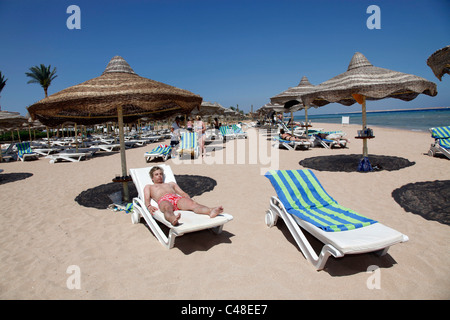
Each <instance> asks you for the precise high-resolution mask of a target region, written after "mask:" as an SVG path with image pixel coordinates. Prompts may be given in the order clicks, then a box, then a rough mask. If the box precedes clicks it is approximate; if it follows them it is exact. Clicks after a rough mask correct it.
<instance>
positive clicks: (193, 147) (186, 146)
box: [177, 132, 200, 159]
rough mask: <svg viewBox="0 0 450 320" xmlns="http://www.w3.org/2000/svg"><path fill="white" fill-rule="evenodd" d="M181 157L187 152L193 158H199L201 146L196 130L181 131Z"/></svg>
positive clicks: (179, 151)
mask: <svg viewBox="0 0 450 320" xmlns="http://www.w3.org/2000/svg"><path fill="white" fill-rule="evenodd" d="M177 152H178V154H179V156H180V158H181V157H182V156H183V155H184V154H185V153H187V154H190V155H191V158H194V159H195V158H197V157H198V155H199V154H200V147H199V145H198V136H197V133H196V132H183V133H181V138H180V144H179V148H178V150H177Z"/></svg>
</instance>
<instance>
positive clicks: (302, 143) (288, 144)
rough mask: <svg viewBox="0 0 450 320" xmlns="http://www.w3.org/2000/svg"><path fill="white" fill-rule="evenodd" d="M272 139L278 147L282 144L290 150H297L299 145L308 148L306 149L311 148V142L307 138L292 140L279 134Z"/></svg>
mask: <svg viewBox="0 0 450 320" xmlns="http://www.w3.org/2000/svg"><path fill="white" fill-rule="evenodd" d="M272 140H273V141H274V144H273V146H278V147H281V146H282V147H284V148H286V149H288V150H295V149H297V148H298V147H300V148H302V149H305V150H306V149H309V147H310V146H311V142H310V141H307V140H301V141H291V140H284V139H281V138H280V137H278V136H275V137H272Z"/></svg>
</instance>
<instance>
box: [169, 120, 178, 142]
mask: <svg viewBox="0 0 450 320" xmlns="http://www.w3.org/2000/svg"><path fill="white" fill-rule="evenodd" d="M170 131H171V136H170V146H171V147H172V148H173V147H175V146H176V145H177V144H179V143H180V141H179V138H180V118H178V117H175V121H174V122H173V123H172V128H171V129H170Z"/></svg>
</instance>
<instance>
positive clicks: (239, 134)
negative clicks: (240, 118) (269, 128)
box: [231, 124, 247, 139]
mask: <svg viewBox="0 0 450 320" xmlns="http://www.w3.org/2000/svg"><path fill="white" fill-rule="evenodd" d="M231 128H232V129H233V132H234V134H235V136H236V138H244V139H245V138H247V132H244V131H242V129H241V127H240V126H238V125H237V124H233V125H232V126H231Z"/></svg>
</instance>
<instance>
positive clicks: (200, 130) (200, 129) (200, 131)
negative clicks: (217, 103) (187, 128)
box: [194, 116, 206, 157]
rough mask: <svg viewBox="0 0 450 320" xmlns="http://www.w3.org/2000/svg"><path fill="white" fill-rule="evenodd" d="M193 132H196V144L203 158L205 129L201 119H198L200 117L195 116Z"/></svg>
mask: <svg viewBox="0 0 450 320" xmlns="http://www.w3.org/2000/svg"><path fill="white" fill-rule="evenodd" d="M194 131H195V132H197V136H198V144H199V146H200V150H201V153H202V157H203V156H205V132H206V127H205V123H204V122H203V121H202V117H200V116H197V118H196V121H195V122H194Z"/></svg>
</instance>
